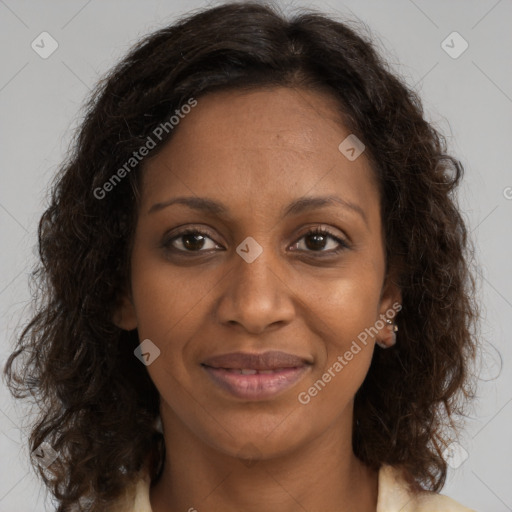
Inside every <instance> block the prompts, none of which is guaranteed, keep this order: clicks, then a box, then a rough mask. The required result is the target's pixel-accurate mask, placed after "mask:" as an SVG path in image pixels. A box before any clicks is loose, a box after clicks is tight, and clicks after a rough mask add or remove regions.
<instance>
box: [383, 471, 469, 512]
mask: <svg viewBox="0 0 512 512" xmlns="http://www.w3.org/2000/svg"><path fill="white" fill-rule="evenodd" d="M399 511H400V512H433V511H435V512H475V511H474V510H472V509H470V508H467V507H465V506H463V505H461V504H460V503H458V502H456V501H455V500H453V499H452V498H449V497H448V496H444V495H443V494H437V493H435V492H428V491H423V492H420V493H415V492H413V491H411V490H410V489H409V487H408V485H407V483H406V482H405V480H403V479H402V477H401V475H400V472H399V471H398V470H397V469H396V468H394V467H392V466H382V467H381V469H380V471H379V494H378V501H377V512H399Z"/></svg>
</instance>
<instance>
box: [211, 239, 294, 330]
mask: <svg viewBox="0 0 512 512" xmlns="http://www.w3.org/2000/svg"><path fill="white" fill-rule="evenodd" d="M232 265H233V267H232V269H231V271H230V272H228V275H227V276H226V278H225V283H226V284H225V286H224V288H222V294H221V297H220V299H219V302H218V305H217V310H216V314H217V319H218V321H219V322H220V323H222V324H224V325H231V326H233V325H236V326H239V327H240V328H243V329H244V330H245V331H247V332H250V333H253V334H259V333H262V332H264V331H265V330H267V329H269V328H270V327H271V326H272V327H276V326H278V325H286V324H287V323H289V322H290V321H291V320H292V318H293V316H294V314H295V308H294V305H293V299H292V297H293V295H294V292H293V283H291V282H289V277H288V276H287V275H285V272H284V271H283V263H282V262H280V261H279V257H278V255H274V254H272V251H271V249H269V248H263V252H262V253H261V254H260V255H259V256H258V257H257V258H256V259H255V260H254V261H252V262H251V263H249V262H247V261H245V260H244V259H243V258H241V257H240V256H239V255H238V254H235V255H234V257H233V262H232ZM287 280H288V282H287Z"/></svg>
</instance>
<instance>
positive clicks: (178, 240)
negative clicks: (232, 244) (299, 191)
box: [163, 228, 349, 254]
mask: <svg viewBox="0 0 512 512" xmlns="http://www.w3.org/2000/svg"><path fill="white" fill-rule="evenodd" d="M208 241H209V242H210V244H208ZM303 241H304V242H303ZM208 245H210V247H208ZM163 246H164V247H165V248H167V249H171V250H174V251H175V252H176V251H177V252H182V253H183V252H189V253H190V252H196V253H197V252H205V251H207V250H212V249H218V248H221V246H219V244H217V243H215V242H214V240H213V239H212V238H211V237H210V236H209V235H208V234H207V233H204V232H202V231H200V230H198V229H187V230H185V231H182V232H181V233H178V234H176V235H175V236H173V237H172V238H169V239H167V240H166V241H164V243H163ZM291 247H292V248H293V250H299V251H304V252H321V253H330V254H337V253H339V252H341V251H343V250H345V249H348V248H349V245H348V244H347V242H346V241H345V240H343V239H341V238H339V237H337V236H335V235H334V234H333V233H331V232H330V231H327V230H326V229H322V228H315V229H313V230H310V231H308V232H307V233H305V234H304V235H302V236H301V237H300V238H299V240H298V241H297V242H295V243H293V244H292V245H291Z"/></svg>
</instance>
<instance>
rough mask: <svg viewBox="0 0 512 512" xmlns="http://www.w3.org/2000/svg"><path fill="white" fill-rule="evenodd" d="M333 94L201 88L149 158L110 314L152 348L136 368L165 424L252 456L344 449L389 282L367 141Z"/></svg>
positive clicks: (384, 335)
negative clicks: (127, 266) (363, 143)
mask: <svg viewBox="0 0 512 512" xmlns="http://www.w3.org/2000/svg"><path fill="white" fill-rule="evenodd" d="M338 108H339V107H338V105H337V103H336V102H335V101H334V100H333V99H332V98H330V97H329V96H327V95H322V94H320V93H314V92H308V91H304V90H294V89H289V88H274V89H265V90H263V89H262V90H257V91H252V92H243V93H242V92H223V93H214V94H209V95H206V96H204V97H200V98H199V99H198V103H197V106H195V108H193V109H192V110H191V112H190V113H189V114H187V115H186V116H183V119H181V120H180V123H179V126H178V127H177V128H175V130H176V131H175V133H174V135H173V138H172V139H171V141H170V142H168V143H167V145H166V147H165V148H164V149H163V150H162V151H161V152H160V153H159V154H158V155H157V156H156V157H154V158H153V159H151V160H149V161H147V162H145V168H144V170H143V171H142V172H143V181H142V192H141V200H140V211H139V217H138V223H137V227H136V233H135V239H134V246H133V253H132V260H131V264H132V272H131V298H130V299H129V300H127V301H126V304H125V306H124V307H123V309H122V311H121V312H120V315H119V320H118V321H119V324H120V325H121V326H122V327H124V328H126V329H133V328H135V327H136V328H137V329H138V333H139V337H140V340H141V342H142V341H143V340H146V339H149V340H151V342H152V344H154V345H155V346H156V347H158V349H159V350H160V354H159V355H158V356H157V357H155V354H157V353H158V352H157V351H156V352H154V353H153V352H152V350H153V349H149V352H150V353H152V354H153V355H151V356H149V357H150V361H151V362H150V364H149V365H148V367H147V369H148V371H149V374H150V376H151V378H152V380H153V382H154V383H155V386H156V387H157V389H158V391H159V393H160V395H161V413H162V419H163V422H164V426H165V427H166V429H167V428H169V429H170V430H171V431H172V432H173V434H175V435H178V436H179V435H180V433H181V434H182V435H186V436H192V437H193V438H194V439H196V440H197V441H198V442H199V443H200V444H203V445H204V446H208V447H209V448H214V449H216V450H218V451H221V452H223V453H225V454H231V455H237V454H238V455H241V456H251V457H254V456H255V454H257V457H261V458H267V457H272V456H276V455H279V454H285V453H290V452H291V451H293V450H294V449H297V448H298V447H300V446H301V445H304V446H305V445H306V444H307V443H309V442H310V441H311V440H313V439H318V438H322V436H324V438H325V439H335V438H339V439H342V441H343V442H346V443H347V447H350V439H351V435H352V431H351V428H352V408H353V399H354V395H355V393H356V391H357V389H358V388H359V387H360V386H361V384H362V382H363V380H364V378H365V375H366V373H367V371H368V368H369V365H370V361H371V358H372V353H373V350H374V344H375V341H384V342H386V341H387V340H388V339H389V328H388V327H384V328H382V323H383V322H382V317H381V316H380V315H383V314H385V313H386V312H387V311H390V310H391V311H392V304H393V303H395V302H396V301H397V300H399V292H398V291H397V290H396V289H395V288H394V287H392V286H391V285H389V286H388V285H386V286H385V279H384V278H385V255H384V245H383V242H384V241H383V237H382V224H381V218H380V199H379V193H378V189H377V185H376V181H375V179H374V176H373V174H372V171H371V169H370V167H369V164H368V161H367V159H366V156H365V154H364V152H363V153H362V154H361V155H360V156H359V157H358V158H355V159H354V155H356V156H357V153H356V152H352V151H351V150H350V147H351V146H350V143H349V142H347V143H345V144H348V150H347V147H345V146H342V149H343V150H344V153H343V152H342V151H341V150H340V149H339V148H338V146H339V145H340V143H341V142H342V141H344V139H346V137H347V136H349V135H350V132H349V131H347V130H346V129H344V128H343V126H342V125H341V124H340V120H339V118H338V116H337V115H336V112H337V110H338ZM355 149H356V151H357V149H358V148H355ZM346 155H347V156H350V157H351V158H350V159H349V158H347V156H346ZM327 197H330V198H331V199H327ZM177 198H185V199H180V200H179V201H176V199H177ZM306 200H307V201H306ZM315 229H320V230H323V231H326V232H327V233H326V234H320V235H318V234H315V233H311V231H314V230H315ZM184 230H189V231H192V234H190V233H188V234H185V235H183V231H184ZM194 233H195V234H194ZM379 320H380V322H379ZM375 325H377V326H378V327H380V328H379V329H378V331H379V334H378V335H376V337H375V338H372V337H371V336H368V334H366V338H365V335H364V333H365V329H367V328H370V327H372V326H375ZM373 332H375V331H373ZM366 333H368V331H366ZM358 336H359V338H358ZM363 339H365V341H364V342H362V340H363ZM146 343H147V342H146ZM354 343H355V344H354ZM149 346H150V347H151V344H150V345H149ZM358 349H359V350H358ZM145 351H146V352H147V351H148V350H147V347H146V348H145ZM274 351H278V352H279V353H280V354H276V353H273V352H274ZM336 363H338V364H336ZM340 367H341V368H340ZM241 370H245V371H244V372H242V371H241ZM326 375H327V376H326ZM315 383H316V384H315ZM340 436H341V437H340Z"/></svg>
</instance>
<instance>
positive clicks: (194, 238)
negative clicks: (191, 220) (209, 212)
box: [162, 229, 220, 252]
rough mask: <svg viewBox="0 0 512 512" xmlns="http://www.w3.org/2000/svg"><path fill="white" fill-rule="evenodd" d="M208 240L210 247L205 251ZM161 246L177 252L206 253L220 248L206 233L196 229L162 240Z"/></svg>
mask: <svg viewBox="0 0 512 512" xmlns="http://www.w3.org/2000/svg"><path fill="white" fill-rule="evenodd" d="M208 240H209V241H210V242H211V247H206V249H205V245H206V246H207V245H208V242H207V241H208ZM162 245H163V246H164V247H165V248H167V249H171V250H173V249H174V250H176V251H178V252H206V250H212V249H217V248H219V247H220V246H219V245H218V244H216V243H215V242H214V241H213V240H212V238H211V237H209V236H208V235H207V234H206V233H204V232H202V231H199V230H197V229H186V230H185V231H182V232H181V233H176V234H175V235H173V236H172V238H168V239H166V240H164V242H163V244H162Z"/></svg>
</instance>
